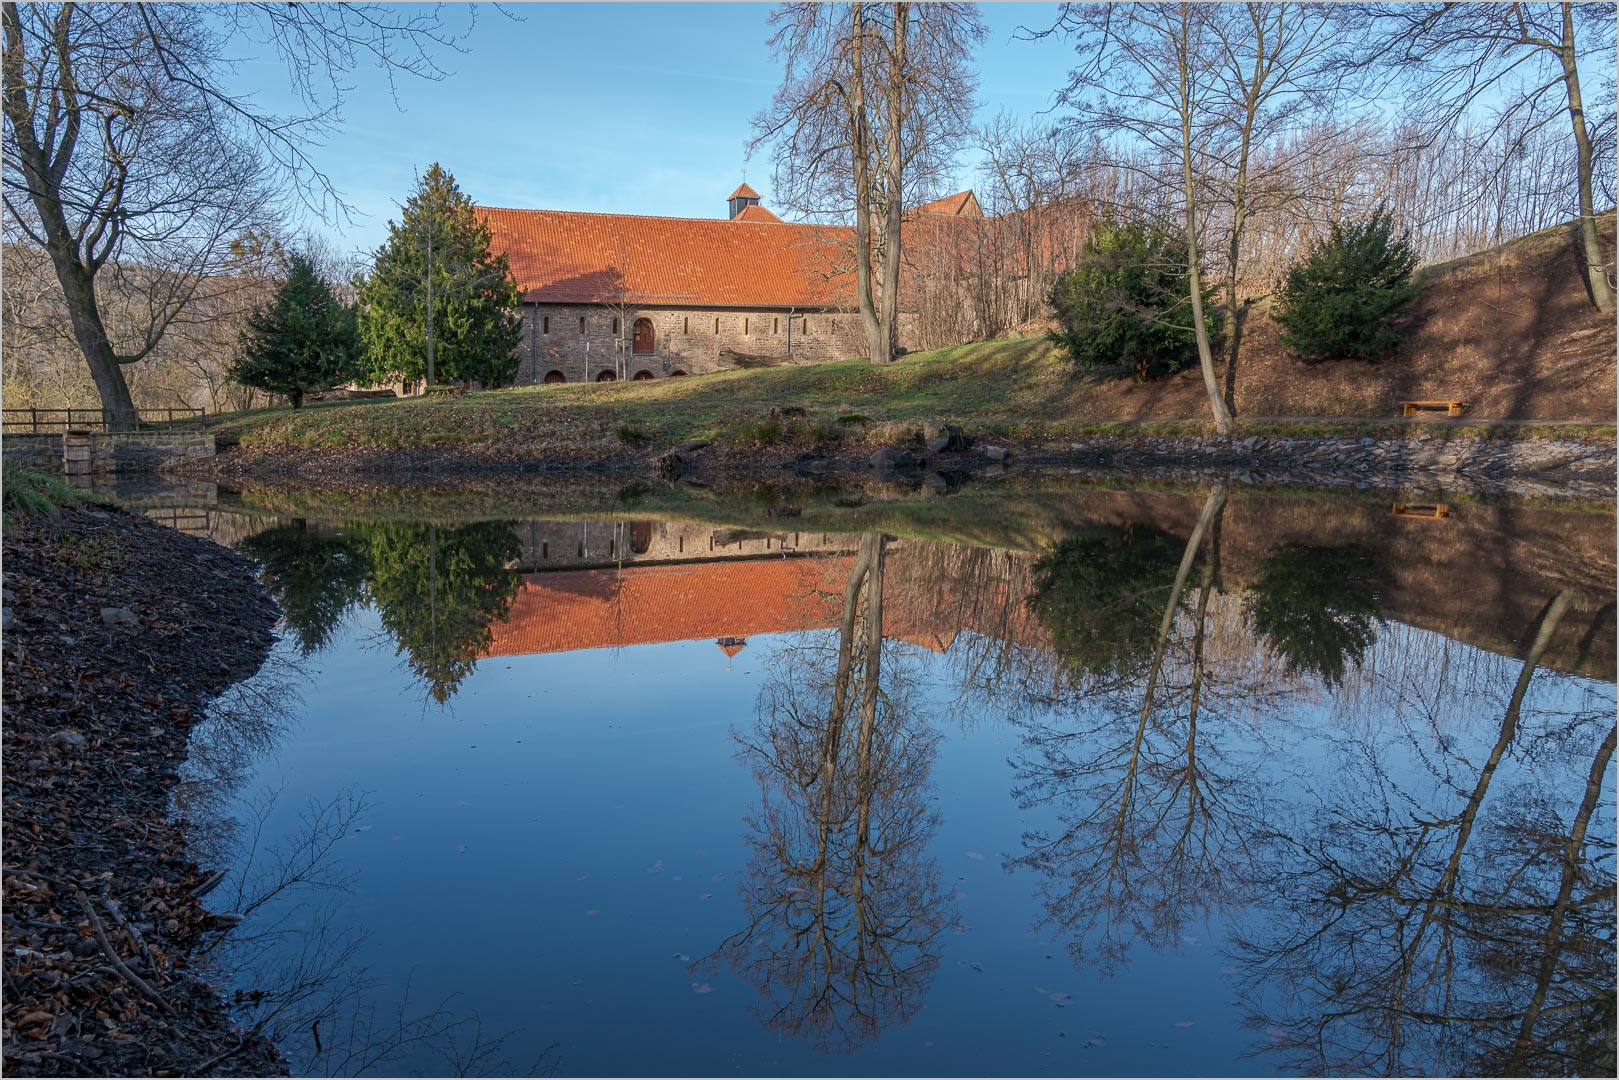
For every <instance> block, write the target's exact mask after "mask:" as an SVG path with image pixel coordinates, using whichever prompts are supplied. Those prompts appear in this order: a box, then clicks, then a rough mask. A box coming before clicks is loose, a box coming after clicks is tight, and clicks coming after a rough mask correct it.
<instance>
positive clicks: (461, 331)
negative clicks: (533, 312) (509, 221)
mask: <svg viewBox="0 0 1619 1080" xmlns="http://www.w3.org/2000/svg"><path fill="white" fill-rule="evenodd" d="M489 239H490V232H489V227H488V226H487V225H485V224H484V223H483V222H481V221H479V220H478V217H477V215H476V214H475V213H474V212H473V207H472V200H471V199H469V198H467V196H466V195H465V194H464V193H462V191H461V189H460V187H458V186H457V185H456V182H455V177H454V176H452V175H450V174H449V173H448V172H446V171H445V170H444V169H443V168H442V167H440V166H439V165H438V164H437V163H436V162H435V163H434V164H433V165H432V167H431V168H429V169H428V170H427V174H426V175H425V176H423V177H422V178H421V179H420V180H419V181H418V182H417V184H416V192H415V194H413V195H412V196H411V197H410V198H409V199H407V200H406V202H405V207H404V213H403V214H402V215H401V220H400V221H399V222H397V223H395V222H393V221H389V222H388V241H387V243H385V244H383V245H382V247H380V248H378V249H377V253H376V261H375V266H374V268H373V269H372V272H371V273H370V274H369V275H365V276H364V277H362V278H361V279H360V281H359V282H358V288H359V299H360V332H361V335H362V337H363V338H364V341H365V347H366V368H367V373H368V376H369V378H370V379H371V380H372V381H373V382H383V381H386V380H389V379H403V380H405V381H406V382H414V381H415V380H417V379H422V378H426V377H427V376H428V347H429V341H430V340H431V344H432V354H433V371H432V377H433V380H434V381H444V380H449V379H476V380H478V382H480V383H481V384H483V385H484V386H501V385H503V384H505V383H508V382H510V381H511V379H512V377H513V376H514V375H516V374H517V367H518V364H520V363H521V362H522V360H521V357H520V356H519V355H517V353H516V352H514V350H515V349H516V348H517V345H518V342H519V341H520V340H521V338H522V320H521V319H520V318H519V317H518V314H517V308H518V305H520V304H521V303H522V294H521V293H520V292H519V291H518V288H517V282H516V280H515V279H514V278H513V277H512V272H511V267H510V265H509V264H508V263H507V260H506V256H505V255H492V254H490V251H489ZM429 297H431V319H429ZM429 326H431V331H432V335H431V339H430V338H429Z"/></svg>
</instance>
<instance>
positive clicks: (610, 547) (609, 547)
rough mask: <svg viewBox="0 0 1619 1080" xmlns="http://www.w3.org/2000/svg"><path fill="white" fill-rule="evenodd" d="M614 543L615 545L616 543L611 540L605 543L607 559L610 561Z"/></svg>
mask: <svg viewBox="0 0 1619 1080" xmlns="http://www.w3.org/2000/svg"><path fill="white" fill-rule="evenodd" d="M615 543H616V541H613V540H609V541H607V557H608V558H609V559H611V558H612V557H613V545H614V544H615Z"/></svg>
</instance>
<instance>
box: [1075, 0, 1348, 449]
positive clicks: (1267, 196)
mask: <svg viewBox="0 0 1619 1080" xmlns="http://www.w3.org/2000/svg"><path fill="white" fill-rule="evenodd" d="M1046 33H1061V34H1064V35H1066V36H1069V37H1071V38H1073V39H1074V42H1075V48H1076V51H1077V52H1078V55H1079V63H1078V65H1077V66H1076V67H1075V68H1074V70H1073V71H1072V72H1071V73H1070V76H1069V83H1068V86H1067V87H1066V88H1065V89H1064V90H1063V91H1062V94H1061V100H1062V102H1063V103H1064V104H1066V105H1069V106H1071V107H1072V108H1073V109H1074V122H1075V123H1076V124H1077V125H1078V126H1079V127H1080V128H1081V129H1082V130H1084V131H1086V132H1087V133H1090V134H1092V135H1094V136H1095V137H1096V138H1097V139H1098V140H1100V141H1103V142H1106V143H1110V144H1113V145H1114V146H1117V147H1118V148H1119V149H1120V150H1122V151H1123V153H1121V154H1117V155H1115V157H1114V160H1115V161H1116V162H1117V163H1118V164H1120V165H1121V166H1123V167H1125V168H1132V167H1133V168H1134V169H1135V171H1137V173H1138V175H1139V176H1140V177H1141V178H1142V179H1143V180H1145V181H1146V182H1147V184H1148V185H1149V186H1151V185H1154V184H1156V185H1157V186H1158V187H1160V188H1162V189H1163V190H1162V191H1161V192H1160V200H1159V201H1160V202H1161V203H1163V204H1168V205H1172V206H1175V207H1176V209H1177V210H1178V216H1180V218H1181V219H1182V225H1183V228H1184V232H1185V236H1186V252H1187V254H1186V258H1187V268H1188V273H1189V276H1190V282H1191V302H1192V303H1191V307H1192V330H1193V333H1194V335H1195V337H1196V340H1197V349H1198V360H1199V363H1200V366H1201V368H1202V372H1203V383H1204V387H1205V389H1206V390H1207V392H1208V396H1209V408H1210V410H1211V412H1212V413H1213V415H1214V421H1215V426H1216V428H1217V429H1218V430H1219V431H1220V433H1221V434H1229V433H1230V431H1231V408H1230V404H1229V402H1230V398H1231V396H1232V393H1231V388H1230V386H1229V385H1228V386H1227V387H1226V390H1225V392H1224V393H1222V392H1221V387H1220V384H1219V382H1218V380H1217V379H1216V376H1215V371H1214V353H1213V344H1212V342H1211V340H1210V339H1211V334H1210V332H1209V321H1208V318H1207V316H1206V313H1205V312H1204V310H1203V295H1202V289H1203V285H1202V275H1203V270H1204V262H1205V256H1206V253H1207V252H1208V251H1209V250H1212V249H1213V248H1214V247H1215V246H1216V244H1217V242H1216V240H1215V239H1214V238H1213V237H1212V236H1211V228H1218V229H1219V230H1220V231H1221V232H1223V233H1224V243H1223V244H1219V245H1218V246H1219V247H1223V249H1224V253H1225V259H1224V265H1223V266H1222V267H1221V274H1222V278H1223V284H1224V291H1225V299H1224V307H1225V308H1226V309H1227V314H1228V316H1229V317H1230V321H1231V330H1232V336H1231V338H1230V339H1229V340H1228V343H1227V345H1228V355H1227V366H1226V381H1227V383H1228V384H1230V383H1231V381H1232V378H1233V375H1234V363H1233V362H1234V360H1235V358H1236V353H1237V348H1238V346H1239V344H1240V341H1241V327H1240V323H1241V315H1242V313H1243V311H1244V310H1245V306H1244V304H1243V303H1242V302H1241V300H1239V296H1238V281H1237V274H1238V270H1239V268H1240V265H1241V254H1242V241H1243V236H1244V233H1245V231H1246V229H1247V228H1248V224H1249V219H1250V217H1251V215H1253V214H1254V213H1255V212H1257V211H1260V210H1263V209H1265V208H1266V206H1267V205H1268V204H1269V203H1270V202H1273V201H1276V199H1277V198H1278V197H1279V195H1280V194H1281V192H1282V191H1285V190H1286V189H1278V188H1277V187H1276V186H1275V185H1273V184H1271V183H1269V182H1268V181H1269V180H1270V179H1272V175H1271V174H1273V173H1280V172H1281V171H1282V168H1281V167H1282V165H1283V164H1284V162H1282V161H1279V160H1277V158H1276V157H1275V156H1274V155H1272V156H1271V157H1270V158H1268V159H1267V158H1266V157H1264V156H1262V155H1263V152H1264V151H1265V149H1266V148H1267V147H1268V146H1270V145H1271V144H1272V143H1274V142H1275V141H1276V139H1277V138H1278V137H1279V136H1280V135H1281V134H1283V133H1284V132H1286V131H1288V130H1289V129H1290V128H1292V127H1294V126H1296V125H1298V124H1299V123H1300V122H1301V119H1302V117H1303V116H1304V115H1305V114H1306V113H1307V111H1308V110H1309V109H1310V108H1311V107H1312V106H1313V105H1314V104H1315V102H1316V101H1317V99H1318V98H1320V97H1321V96H1323V95H1324V94H1325V93H1326V92H1327V91H1328V90H1330V89H1332V88H1333V84H1334V81H1335V80H1334V76H1333V75H1332V74H1331V71H1332V68H1333V65H1332V64H1331V63H1330V61H1331V60H1332V59H1333V57H1334V54H1335V51H1336V49H1337V46H1338V44H1339V40H1340V36H1341V33H1342V31H1341V30H1340V29H1338V28H1337V26H1336V24H1334V23H1333V22H1332V20H1331V19H1329V18H1328V16H1327V14H1326V13H1325V12H1324V11H1322V10H1321V9H1319V8H1317V7H1315V6H1313V5H1303V4H1275V3H1273V4H1244V5H1235V4H1233V5H1215V4H1184V3H1183V4H1129V5H1088V4H1064V5H1063V7H1062V10H1061V14H1060V15H1059V17H1058V20H1057V23H1056V25H1055V26H1054V27H1052V28H1051V30H1049V31H1046ZM1121 144H1122V145H1121ZM1306 145H1307V146H1313V145H1314V144H1306ZM1267 162H1268V163H1269V165H1270V168H1268V169H1266V170H1265V171H1261V170H1260V168H1259V166H1260V165H1261V163H1267ZM1171 163H1173V171H1172V172H1171V171H1168V170H1166V168H1165V166H1166V165H1169V164H1171ZM1170 177H1173V179H1170Z"/></svg>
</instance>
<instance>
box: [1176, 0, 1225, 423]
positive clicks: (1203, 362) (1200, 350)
mask: <svg viewBox="0 0 1619 1080" xmlns="http://www.w3.org/2000/svg"><path fill="white" fill-rule="evenodd" d="M1180 18H1181V33H1180V37H1179V41H1178V42H1177V49H1176V59H1177V60H1178V61H1179V72H1178V74H1179V76H1180V102H1179V105H1180V120H1181V182H1182V185H1183V186H1184V188H1185V191H1186V272H1187V280H1188V281H1189V282H1190V284H1191V289H1192V333H1193V335H1194V336H1196V338H1197V360H1198V366H1199V367H1201V368H1202V369H1203V388H1204V389H1205V390H1207V391H1208V395H1209V410H1210V411H1211V412H1213V413H1214V430H1215V431H1217V432H1219V433H1220V434H1221V435H1230V434H1231V413H1230V411H1229V410H1227V409H1226V405H1225V397H1224V396H1223V395H1222V394H1221V392H1220V382H1219V380H1218V379H1216V378H1215V377H1214V353H1213V350H1212V349H1211V347H1210V345H1209V328H1208V323H1207V321H1206V320H1205V319H1204V316H1203V274H1202V270H1201V268H1200V267H1199V265H1198V262H1199V259H1198V247H1197V185H1196V184H1195V183H1194V182H1193V179H1192V87H1191V81H1192V57H1191V49H1192V42H1191V35H1192V27H1191V19H1190V10H1189V7H1188V5H1186V4H1182V5H1181V12H1180Z"/></svg>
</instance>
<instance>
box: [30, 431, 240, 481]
mask: <svg viewBox="0 0 1619 1080" xmlns="http://www.w3.org/2000/svg"><path fill="white" fill-rule="evenodd" d="M67 440H68V437H67V436H66V435H65V434H56V433H53V434H49V435H20V434H9V433H8V434H6V435H4V436H0V453H3V454H4V455H5V458H6V460H7V461H10V462H12V463H13V464H15V465H18V466H21V467H22V468H24V469H32V470H33V471H35V472H46V473H54V474H56V475H58V476H60V475H62V474H63V472H64V469H63V460H64V457H65V456H66V452H67V450H68V447H66V446H65V445H64V444H65V443H66V442H67ZM75 449H76V448H75ZM84 449H87V450H88V454H87V461H88V469H87V471H88V472H89V473H92V474H96V473H124V472H156V471H157V469H158V468H159V467H160V466H163V465H168V464H170V463H172V462H176V461H186V460H189V459H191V458H208V457H213V455H214V434H213V432H211V431H120V432H92V433H91V434H90V435H89V436H88V437H87V446H86V447H85V448H84Z"/></svg>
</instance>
